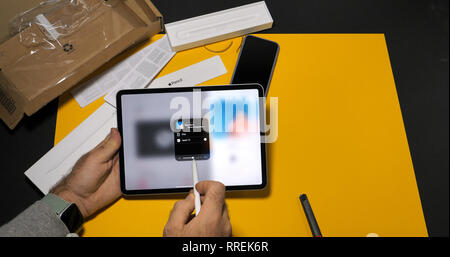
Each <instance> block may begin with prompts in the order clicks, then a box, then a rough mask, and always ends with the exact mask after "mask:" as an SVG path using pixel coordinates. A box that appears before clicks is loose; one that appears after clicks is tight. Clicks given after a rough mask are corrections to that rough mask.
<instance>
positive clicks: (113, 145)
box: [92, 128, 122, 162]
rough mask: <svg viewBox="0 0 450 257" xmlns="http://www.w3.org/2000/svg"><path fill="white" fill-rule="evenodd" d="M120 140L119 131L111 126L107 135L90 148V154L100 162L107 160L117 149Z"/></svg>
mask: <svg viewBox="0 0 450 257" xmlns="http://www.w3.org/2000/svg"><path fill="white" fill-rule="evenodd" d="M121 142H122V140H121V138H120V134H119V131H118V130H117V129H116V128H111V132H110V133H109V135H108V136H107V137H106V138H105V139H104V140H103V141H102V142H101V143H100V144H98V145H97V146H96V147H95V148H94V149H93V150H92V155H93V156H94V157H95V158H97V159H98V160H99V161H101V162H106V161H109V160H111V159H112V157H113V156H114V155H115V154H116V152H117V150H119V147H120V144H121Z"/></svg>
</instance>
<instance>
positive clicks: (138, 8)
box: [0, 0, 163, 129]
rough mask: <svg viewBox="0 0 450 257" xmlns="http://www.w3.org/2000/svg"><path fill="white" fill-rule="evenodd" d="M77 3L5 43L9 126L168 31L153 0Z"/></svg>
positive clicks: (0, 64) (0, 84) (2, 85)
mask: <svg viewBox="0 0 450 257" xmlns="http://www.w3.org/2000/svg"><path fill="white" fill-rule="evenodd" d="M70 2H71V3H72V2H73V1H70ZM77 3H80V6H74V5H70V4H69V5H64V6H63V7H61V8H56V9H55V10H52V12H49V13H45V14H44V15H38V16H40V19H37V20H39V21H45V22H37V23H32V24H31V26H29V27H27V28H26V29H24V30H23V31H21V32H20V33H18V34H16V35H15V36H13V37H12V38H10V39H9V40H7V41H6V42H4V43H3V44H1V45H0V118H1V119H2V120H3V121H4V122H5V123H6V124H7V125H8V127H9V128H11V129H13V128H14V127H15V126H16V125H17V124H18V122H19V121H20V120H21V119H22V117H23V115H24V114H27V115H32V114H33V113H35V112H36V111H37V110H39V109H40V108H41V107H43V106H44V105H46V104H47V103H49V102H50V101H51V100H53V99H54V98H56V97H58V96H59V95H61V94H62V93H64V92H65V91H67V90H69V89H70V88H71V87H73V86H74V85H76V84H77V83H78V82H80V81H81V80H82V79H83V78H85V77H86V76H87V75H89V74H90V73H92V72H93V71H94V70H96V69H97V68H99V67H100V66H101V65H103V64H104V63H106V62H107V61H109V60H110V59H112V58H113V57H114V56H116V55H118V54H119V53H120V52H122V51H124V50H125V49H127V48H129V47H130V46H132V45H134V44H136V43H139V42H141V41H143V40H145V39H147V38H149V37H151V36H152V35H154V34H156V33H158V32H160V31H162V30H163V20H162V15H161V14H160V13H159V11H158V10H157V9H156V7H155V6H154V5H153V4H152V3H151V1H149V0H106V1H105V0H79V1H78V2H77ZM36 17H37V16H36ZM42 17H44V18H42ZM61 24H63V25H64V26H61Z"/></svg>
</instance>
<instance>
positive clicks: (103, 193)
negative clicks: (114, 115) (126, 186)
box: [51, 128, 121, 218]
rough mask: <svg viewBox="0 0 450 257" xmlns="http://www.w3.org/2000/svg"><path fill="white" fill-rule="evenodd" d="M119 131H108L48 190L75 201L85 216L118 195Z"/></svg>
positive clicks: (113, 129)
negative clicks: (105, 135)
mask: <svg viewBox="0 0 450 257" xmlns="http://www.w3.org/2000/svg"><path fill="white" fill-rule="evenodd" d="M120 144H121V138H120V134H119V131H118V130H117V129H116V128H112V129H111V132H110V133H109V135H108V136H107V137H106V138H105V139H104V140H103V142H101V143H100V144H98V145H97V146H96V147H95V148H94V149H92V150H91V151H90V152H88V153H87V154H85V155H83V156H82V157H81V158H80V159H79V160H78V161H77V163H76V164H75V166H74V167H73V169H72V172H71V173H70V174H69V175H68V176H67V177H66V178H64V179H63V180H62V181H61V182H60V183H59V184H58V185H57V186H56V187H55V188H54V189H53V190H52V191H51V193H53V194H56V195H58V196H59V197H61V198H62V199H64V200H66V201H68V202H73V203H75V204H76V205H77V207H78V209H80V212H81V213H82V214H83V217H84V218H87V217H89V216H91V215H92V214H94V213H95V212H97V211H98V210H100V209H101V208H103V207H105V206H107V205H108V204H110V203H112V202H114V201H115V200H116V199H118V198H119V197H120V196H121V192H120V182H119V156H118V153H117V150H118V149H119V147H120Z"/></svg>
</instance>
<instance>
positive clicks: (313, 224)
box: [299, 194, 322, 237]
mask: <svg viewBox="0 0 450 257" xmlns="http://www.w3.org/2000/svg"><path fill="white" fill-rule="evenodd" d="M299 198H300V202H301V203H302V206H303V210H304V211H305V215H306V219H307V220H308V223H309V228H310V229H311V233H312V235H313V237H322V233H320V229H319V225H318V224H317V220H316V217H314V213H313V210H312V208H311V205H310V204H309V201H308V197H307V196H306V195H305V194H302V195H300V197H299Z"/></svg>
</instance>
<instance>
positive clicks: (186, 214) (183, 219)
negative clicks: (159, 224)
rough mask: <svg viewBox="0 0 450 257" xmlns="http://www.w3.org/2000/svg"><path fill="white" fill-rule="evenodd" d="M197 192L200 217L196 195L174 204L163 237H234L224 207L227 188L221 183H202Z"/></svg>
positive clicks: (225, 207) (189, 195) (191, 193)
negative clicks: (197, 210) (199, 202)
mask: <svg viewBox="0 0 450 257" xmlns="http://www.w3.org/2000/svg"><path fill="white" fill-rule="evenodd" d="M196 189H197V191H198V193H199V194H200V196H201V197H200V198H201V202H202V208H201V210H200V213H199V214H198V215H197V216H193V215H192V212H193V210H194V208H195V204H194V193H193V191H192V190H191V192H189V194H188V196H187V197H186V198H185V199H184V200H180V201H178V202H176V203H175V205H174V207H173V209H172V212H171V213H170V217H169V220H168V221H167V224H166V226H165V227H164V236H216V237H218V236H231V224H230V218H229V217H228V210H227V206H226V204H225V186H224V185H223V184H222V183H220V182H215V181H201V182H199V183H197V185H196Z"/></svg>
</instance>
